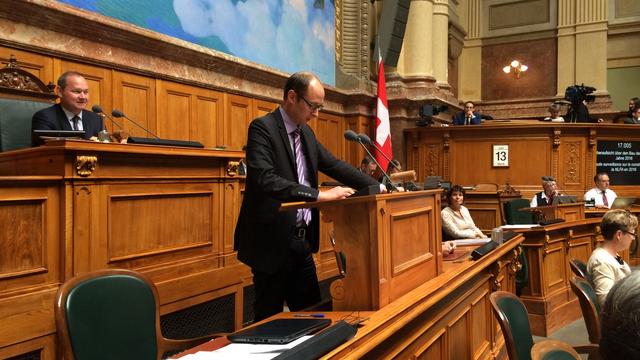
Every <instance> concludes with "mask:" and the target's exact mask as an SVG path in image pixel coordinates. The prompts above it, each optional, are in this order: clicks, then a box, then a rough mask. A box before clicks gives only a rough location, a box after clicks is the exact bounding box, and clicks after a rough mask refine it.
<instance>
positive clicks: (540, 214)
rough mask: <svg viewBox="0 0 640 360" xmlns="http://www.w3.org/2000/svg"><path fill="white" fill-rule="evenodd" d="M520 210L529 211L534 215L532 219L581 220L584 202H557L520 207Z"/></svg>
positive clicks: (583, 216)
mask: <svg viewBox="0 0 640 360" xmlns="http://www.w3.org/2000/svg"><path fill="white" fill-rule="evenodd" d="M520 211H530V212H532V213H533V215H534V219H537V218H540V219H539V220H538V221H540V220H551V219H564V220H565V221H574V220H582V219H584V218H585V215H584V202H577V203H571V204H558V205H546V206H537V207H532V208H531V207H529V208H522V209H520Z"/></svg>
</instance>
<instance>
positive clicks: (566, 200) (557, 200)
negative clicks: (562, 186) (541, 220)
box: [552, 195, 578, 205]
mask: <svg viewBox="0 0 640 360" xmlns="http://www.w3.org/2000/svg"><path fill="white" fill-rule="evenodd" d="M576 202H578V201H577V198H576V197H575V196H573V195H560V196H555V197H554V198H553V204H552V205H560V204H575V203H576Z"/></svg>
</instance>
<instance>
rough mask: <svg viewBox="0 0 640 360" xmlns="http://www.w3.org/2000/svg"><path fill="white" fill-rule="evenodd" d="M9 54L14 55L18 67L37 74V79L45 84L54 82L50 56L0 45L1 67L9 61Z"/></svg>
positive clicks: (55, 78)
mask: <svg viewBox="0 0 640 360" xmlns="http://www.w3.org/2000/svg"><path fill="white" fill-rule="evenodd" d="M11 55H15V57H16V60H18V65H19V66H20V68H22V69H23V70H26V71H28V72H30V73H32V74H33V75H35V76H37V77H38V79H40V80H42V82H44V83H45V84H48V83H49V82H52V83H54V84H55V83H56V81H57V80H58V79H57V77H54V74H53V58H52V57H50V56H46V55H41V54H36V53H32V52H28V51H22V50H18V49H13V48H9V47H4V46H0V61H1V62H2V66H3V67H4V66H6V64H7V63H8V62H9V57H10V56H11Z"/></svg>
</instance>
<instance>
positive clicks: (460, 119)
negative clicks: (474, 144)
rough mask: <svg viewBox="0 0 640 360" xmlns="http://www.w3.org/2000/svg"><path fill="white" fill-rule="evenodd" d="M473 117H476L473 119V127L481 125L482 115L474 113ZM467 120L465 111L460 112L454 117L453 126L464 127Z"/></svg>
mask: <svg viewBox="0 0 640 360" xmlns="http://www.w3.org/2000/svg"><path fill="white" fill-rule="evenodd" d="M473 116H475V117H474V118H471V125H480V122H481V121H482V119H481V118H480V114H479V113H477V112H475V111H474V112H473ZM466 120H467V119H466V117H465V113H464V111H460V112H458V113H457V114H456V115H455V116H454V117H453V125H464V123H465V121H466Z"/></svg>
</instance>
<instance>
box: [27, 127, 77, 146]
mask: <svg viewBox="0 0 640 360" xmlns="http://www.w3.org/2000/svg"><path fill="white" fill-rule="evenodd" d="M60 138H78V139H84V130H33V144H34V145H42V144H44V141H45V140H47V139H60Z"/></svg>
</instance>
